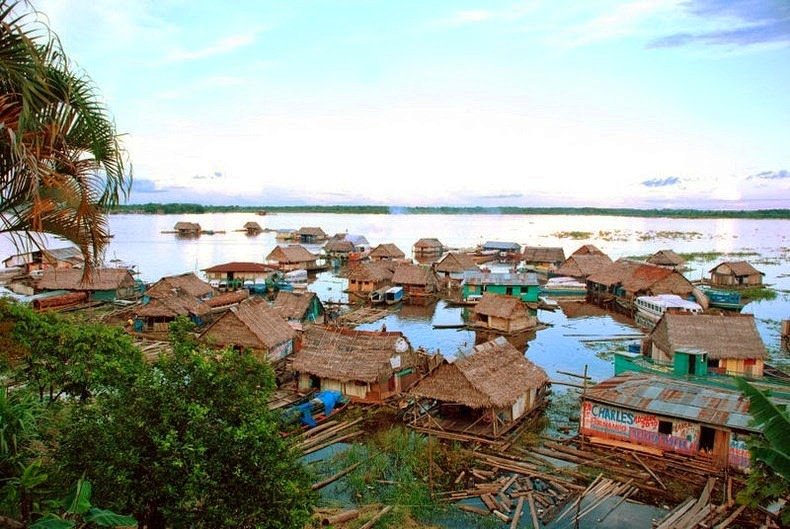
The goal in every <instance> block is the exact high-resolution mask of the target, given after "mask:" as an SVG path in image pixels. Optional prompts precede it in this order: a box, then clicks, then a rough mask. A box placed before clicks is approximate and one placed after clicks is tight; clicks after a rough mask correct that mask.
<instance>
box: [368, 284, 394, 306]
mask: <svg viewBox="0 0 790 529" xmlns="http://www.w3.org/2000/svg"><path fill="white" fill-rule="evenodd" d="M388 290H389V287H384V288H379V289H377V290H374V291H373V292H371V293H370V294H369V295H368V298H369V299H370V302H371V303H372V304H374V305H378V304H380V303H384V300H385V299H386V295H387V291H388Z"/></svg>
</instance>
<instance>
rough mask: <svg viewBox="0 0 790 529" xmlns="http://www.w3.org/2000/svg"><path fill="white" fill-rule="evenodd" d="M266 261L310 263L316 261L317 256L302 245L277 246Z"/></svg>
mask: <svg viewBox="0 0 790 529" xmlns="http://www.w3.org/2000/svg"><path fill="white" fill-rule="evenodd" d="M266 259H267V260H269V261H277V262H279V263H310V262H313V261H315V260H316V256H315V255H313V254H312V253H310V251H309V250H308V249H307V248H305V247H304V246H302V245H301V244H289V245H288V246H275V248H274V250H272V251H271V252H270V253H269V255H268V256H266Z"/></svg>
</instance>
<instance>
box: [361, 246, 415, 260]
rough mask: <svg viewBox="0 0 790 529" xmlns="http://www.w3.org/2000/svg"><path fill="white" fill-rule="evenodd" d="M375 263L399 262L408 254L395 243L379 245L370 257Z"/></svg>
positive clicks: (371, 252)
mask: <svg viewBox="0 0 790 529" xmlns="http://www.w3.org/2000/svg"><path fill="white" fill-rule="evenodd" d="M368 257H369V258H370V259H371V260H373V261H380V260H388V261H392V260H397V259H403V258H405V257H406V254H405V253H403V251H402V250H401V249H400V248H398V247H397V246H395V245H394V244H393V243H390V242H385V243H382V244H379V245H378V246H376V247H375V248H373V249H372V250H371V251H370V255H369V256H368Z"/></svg>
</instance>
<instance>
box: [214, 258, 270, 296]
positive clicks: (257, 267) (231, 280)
mask: <svg viewBox="0 0 790 529" xmlns="http://www.w3.org/2000/svg"><path fill="white" fill-rule="evenodd" d="M202 271H203V273H204V274H206V279H208V280H209V282H210V283H211V284H214V285H217V286H220V285H222V286H223V287H225V288H228V289H231V290H233V289H238V288H243V287H244V286H245V285H249V284H256V285H264V284H265V283H266V281H268V280H270V279H271V278H272V276H273V275H274V274H275V270H274V268H272V267H271V266H268V265H265V264H263V263H251V262H245V261H232V262H230V263H222V264H218V265H214V266H210V267H208V268H204V269H203V270H202Z"/></svg>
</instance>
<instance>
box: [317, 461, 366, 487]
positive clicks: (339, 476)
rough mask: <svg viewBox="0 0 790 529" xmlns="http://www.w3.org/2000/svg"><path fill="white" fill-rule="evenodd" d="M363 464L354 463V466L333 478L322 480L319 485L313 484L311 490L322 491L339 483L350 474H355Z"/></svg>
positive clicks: (333, 475) (334, 475)
mask: <svg viewBox="0 0 790 529" xmlns="http://www.w3.org/2000/svg"><path fill="white" fill-rule="evenodd" d="M361 464H362V463H361V462H360V463H354V464H353V465H351V466H349V467H347V468H344V469H343V470H341V471H340V472H337V473H335V474H332V475H331V476H329V477H328V478H326V479H324V480H321V481H319V482H317V483H313V484H312V485H311V486H310V488H311V489H312V490H319V489H322V488H324V487H326V486H327V485H329V484H330V483H333V482H335V481H337V480H338V479H340V478H342V477H343V476H345V475H346V474H349V473H351V472H353V471H354V469H355V468H357V467H358V466H359V465H361Z"/></svg>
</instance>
